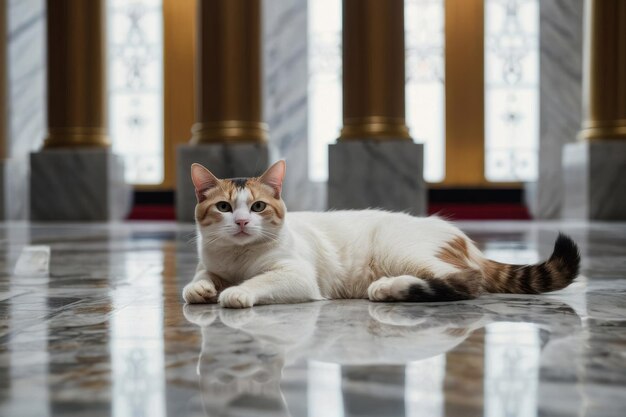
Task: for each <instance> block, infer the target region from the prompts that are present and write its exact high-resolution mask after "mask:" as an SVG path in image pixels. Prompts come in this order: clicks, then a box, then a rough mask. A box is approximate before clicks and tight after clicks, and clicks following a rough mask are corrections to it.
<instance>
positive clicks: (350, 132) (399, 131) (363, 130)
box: [341, 116, 411, 140]
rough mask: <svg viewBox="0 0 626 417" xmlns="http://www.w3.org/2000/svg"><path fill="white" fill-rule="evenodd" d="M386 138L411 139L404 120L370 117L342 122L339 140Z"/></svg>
mask: <svg viewBox="0 0 626 417" xmlns="http://www.w3.org/2000/svg"><path fill="white" fill-rule="evenodd" d="M387 138H394V139H411V136H410V135H409V128H408V127H407V126H406V122H405V120H404V119H401V118H393V117H382V116H370V117H362V118H357V119H344V121H343V128H342V129H341V140H353V139H357V140H358V139H387Z"/></svg>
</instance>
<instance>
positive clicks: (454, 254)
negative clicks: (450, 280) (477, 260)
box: [437, 236, 470, 269]
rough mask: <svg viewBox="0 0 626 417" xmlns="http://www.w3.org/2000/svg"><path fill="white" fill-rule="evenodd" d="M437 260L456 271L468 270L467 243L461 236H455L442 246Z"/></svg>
mask: <svg viewBox="0 0 626 417" xmlns="http://www.w3.org/2000/svg"><path fill="white" fill-rule="evenodd" d="M437 258H439V259H440V260H442V261H443V262H446V263H448V264H450V265H452V266H454V267H455V268H458V269H467V268H470V259H469V251H468V248H467V242H466V241H465V238H463V237H462V236H456V237H455V238H454V239H452V240H451V241H449V242H447V243H446V244H445V246H443V247H442V248H441V249H440V250H439V253H438V254H437Z"/></svg>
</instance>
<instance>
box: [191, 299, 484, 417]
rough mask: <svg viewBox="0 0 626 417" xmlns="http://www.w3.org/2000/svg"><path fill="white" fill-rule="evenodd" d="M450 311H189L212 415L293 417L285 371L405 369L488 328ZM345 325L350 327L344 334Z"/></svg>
mask: <svg viewBox="0 0 626 417" xmlns="http://www.w3.org/2000/svg"><path fill="white" fill-rule="evenodd" d="M447 309H448V311H450V312H453V314H445V313H443V311H442V310H441V309H440V308H429V307H427V306H422V307H420V308H415V307H414V306H403V305H399V304H395V305H393V306H391V305H385V304H379V305H368V304H367V303H365V302H363V303H361V302H356V303H355V302H346V303H344V302H341V303H310V304H301V305H298V306H297V307H295V308H294V306H283V305H272V306H265V307H262V308H257V309H253V310H227V309H219V308H209V309H207V307H206V306H185V310H184V313H185V317H186V318H187V319H188V320H189V321H191V322H193V323H195V324H197V325H199V326H200V327H202V352H201V354H200V357H199V360H198V372H199V376H200V384H201V389H202V396H203V404H204V407H205V412H206V414H207V415H208V416H221V415H254V416H259V415H263V414H265V413H266V414H267V415H278V416H280V415H282V416H286V415H290V413H289V411H288V406H287V404H286V401H285V398H284V396H283V395H282V392H281V388H280V380H281V377H282V370H283V367H284V366H288V365H292V364H294V363H296V362H297V361H298V360H300V359H302V358H307V359H313V360H319V361H323V362H331V363H338V364H341V365H348V364H349V365H376V364H379V365H382V364H386V365H390V364H395V365H404V364H405V363H406V362H408V361H415V360H420V359H424V358H426V357H430V356H434V355H438V354H441V353H444V352H446V351H447V350H449V349H452V348H454V347H455V346H457V345H459V344H460V343H462V342H463V341H464V340H465V339H466V338H467V337H468V336H469V334H471V333H472V332H473V331H474V330H475V329H477V328H480V327H482V326H484V325H485V324H486V323H487V322H488V318H487V316H486V315H485V314H484V312H483V311H482V310H481V308H480V307H477V306H472V305H463V304H460V305H457V306H456V307H455V308H450V306H448V307H447ZM435 312H436V313H437V316H432V314H434V313H435ZM342 317H346V318H349V322H346V323H345V324H346V325H345V326H337V321H338V320H339V321H344V320H343V319H342ZM260 409H261V410H263V412H261V411H260Z"/></svg>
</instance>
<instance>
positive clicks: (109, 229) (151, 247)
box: [0, 222, 626, 417]
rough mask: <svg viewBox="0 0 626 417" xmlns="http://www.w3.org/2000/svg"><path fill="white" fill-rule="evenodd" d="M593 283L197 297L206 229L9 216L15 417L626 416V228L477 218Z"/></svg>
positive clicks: (8, 336) (0, 301) (2, 407)
mask: <svg viewBox="0 0 626 417" xmlns="http://www.w3.org/2000/svg"><path fill="white" fill-rule="evenodd" d="M460 225H461V226H462V227H463V228H464V229H465V230H466V231H467V232H468V233H469V234H470V236H471V237H473V238H474V239H475V240H476V241H478V242H479V244H480V246H481V248H482V249H483V250H484V251H485V252H487V254H488V255H489V256H490V257H492V258H494V259H497V260H501V261H505V262H519V263H526V262H535V261H537V260H539V259H540V258H541V257H544V256H546V255H547V254H548V253H549V251H550V249H551V246H552V242H553V240H554V238H555V236H556V233H557V230H563V231H565V232H567V233H569V234H571V236H572V237H573V238H574V239H575V240H577V241H578V242H579V244H580V246H581V251H582V254H583V275H582V276H581V277H580V278H579V279H578V280H577V282H575V284H574V285H572V286H571V287H570V288H568V289H565V290H562V291H559V292H555V293H553V294H550V295H543V296H521V295H490V296H485V297H483V298H481V299H478V300H474V301H468V302H460V303H447V304H446V303H436V304H382V303H378V304H372V303H369V302H367V301H361V300H353V301H326V302H317V303H308V304H300V305H276V306H261V307H254V308H252V309H248V310H223V309H221V308H219V307H217V306H211V305H207V306H184V305H183V304H182V302H181V298H180V291H181V288H182V286H183V285H184V284H185V282H186V281H187V280H188V279H190V277H191V276H192V274H193V271H194V269H195V254H194V243H193V228H192V227H191V226H179V225H175V224H171V223H161V224H158V223H150V224H146V223H133V224H116V225H88V226H87V225H85V226H81V225H32V226H31V225H28V224H12V225H3V226H0V239H1V243H0V245H1V247H0V268H1V276H0V416H3V417H13V416H33V417H46V416H115V417H122V416H151V417H154V416H156V417H158V416H253V417H256V416H294V417H295V416H307V417H341V416H407V417H409V416H508V417H517V416H520V417H522V416H523V417H526V416H538V415H541V416H624V415H626V224H594V225H587V224H584V223H580V224H577V223H567V224H557V223H488V222H479V223H478V222H477V223H461V224H460Z"/></svg>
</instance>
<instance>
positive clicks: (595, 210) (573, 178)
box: [562, 140, 626, 220]
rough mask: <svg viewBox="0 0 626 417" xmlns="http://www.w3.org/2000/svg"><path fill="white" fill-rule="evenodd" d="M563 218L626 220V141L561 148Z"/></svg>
mask: <svg viewBox="0 0 626 417" xmlns="http://www.w3.org/2000/svg"><path fill="white" fill-rule="evenodd" d="M563 178H564V192H565V199H564V204H563V210H562V215H563V217H564V218H566V219H584V220H626V140H604V141H601V140H597V141H591V142H581V143H571V144H567V145H565V147H564V148H563Z"/></svg>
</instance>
